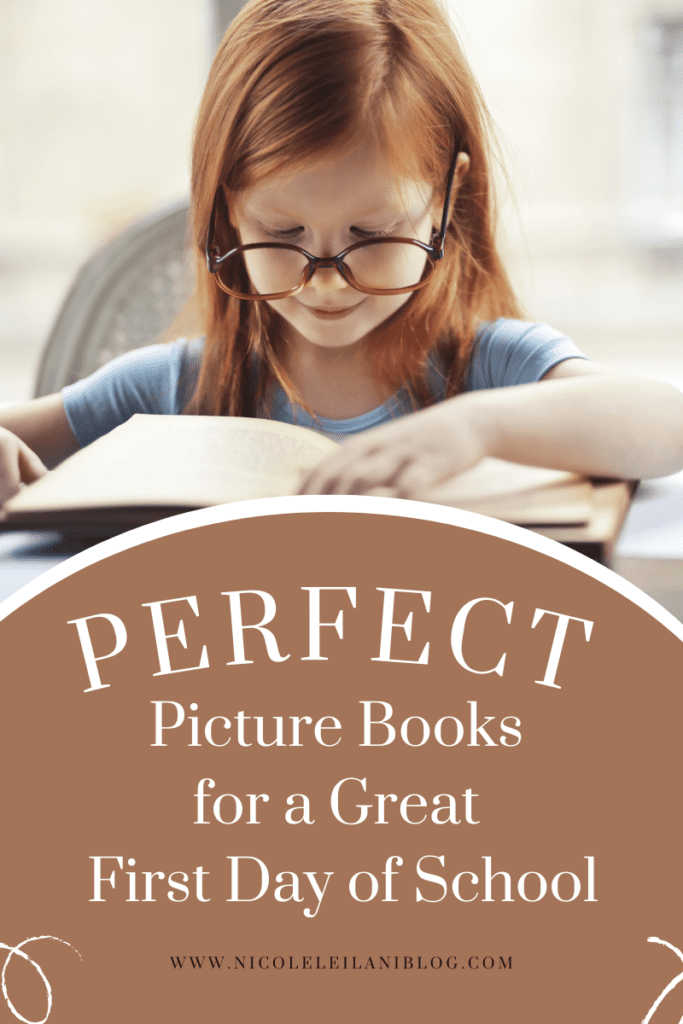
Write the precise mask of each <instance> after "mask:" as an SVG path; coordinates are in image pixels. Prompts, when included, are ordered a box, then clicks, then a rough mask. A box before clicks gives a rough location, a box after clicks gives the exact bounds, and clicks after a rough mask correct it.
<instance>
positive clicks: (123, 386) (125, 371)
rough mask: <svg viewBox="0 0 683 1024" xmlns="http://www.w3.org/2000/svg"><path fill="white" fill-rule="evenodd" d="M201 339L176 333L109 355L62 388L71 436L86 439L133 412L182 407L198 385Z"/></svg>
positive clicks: (163, 411)
mask: <svg viewBox="0 0 683 1024" xmlns="http://www.w3.org/2000/svg"><path fill="white" fill-rule="evenodd" d="M202 347H203V339H201V338H197V339H194V340H192V341H188V340H187V339H185V338H181V339H179V340H178V341H174V342H171V343H170V344H167V345H150V346H148V347H146V348H140V349H136V350H135V351H134V352H128V353H126V355H123V356H119V358H118V359H113V360H112V361H111V362H110V363H107V365H106V366H103V367H101V369H99V370H97V371H96V372H95V373H93V374H91V375H90V376H89V377H85V378H84V379H83V380H80V381H78V382H77V383H76V384H69V385H67V387H65V388H64V389H63V390H62V397H63V399H64V408H65V410H66V415H67V419H68V420H69V423H70V425H71V429H72V430H73V432H74V434H75V436H76V440H77V441H78V443H79V444H80V445H81V447H85V445H88V444H90V443H91V442H92V441H95V440H96V439H97V438H98V437H101V436H102V435H103V434H107V433H108V432H109V431H110V430H113V429H114V427H118V426H120V424H122V423H125V422H126V420H128V419H130V417H131V416H133V415H134V413H137V412H140V413H156V414H170V415H177V414H179V413H182V412H183V410H184V409H185V406H186V405H187V403H188V402H189V400H190V398H191V397H192V395H193V393H194V390H195V388H196V385H197V377H198V373H199V365H200V363H201V354H202Z"/></svg>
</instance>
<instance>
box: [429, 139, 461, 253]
mask: <svg viewBox="0 0 683 1024" xmlns="http://www.w3.org/2000/svg"><path fill="white" fill-rule="evenodd" d="M459 153H460V145H459V144H456V146H455V148H454V150H453V157H452V159H451V165H450V167H449V168H448V179H447V182H448V183H447V185H446V198H445V201H444V204H443V214H442V215H441V227H440V228H439V233H438V235H437V236H436V239H435V242H436V243H437V244H438V246H439V249H440V254H439V259H440V258H441V256H443V243H444V239H445V238H446V230H447V228H448V221H449V219H450V212H451V193H452V192H453V182H454V180H455V168H456V166H457V163H458V156H459Z"/></svg>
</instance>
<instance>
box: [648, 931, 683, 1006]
mask: <svg viewBox="0 0 683 1024" xmlns="http://www.w3.org/2000/svg"><path fill="white" fill-rule="evenodd" d="M647 941H648V942H658V943H659V945H660V946H666V948H667V949H670V950H671V951H672V952H673V953H675V954H676V956H677V957H678V959H679V960H680V961H681V962H682V963H683V953H681V951H680V949H678V948H677V947H676V946H672V945H671V943H670V942H665V941H664V939H658V938H656V937H655V936H651V937H650V938H649V939H648V940H647ZM682 981H683V971H682V972H681V973H680V974H678V975H677V976H676V977H675V978H674V979H673V981H670V982H669V984H668V985H667V986H666V988H665V989H664V990H663V991H662V992H661V993H660V994H659V996H657V998H656V999H655V1001H654V1003H653V1004H652V1006H651V1007H650V1012H649V1013H648V1015H647V1017H645V1018H644V1020H643V1024H650V1021H651V1020H652V1017H653V1016H654V1014H655V1013H656V1011H657V1009H658V1007H659V1006H660V1005H661V1003H662V1002H663V1001H664V999H665V998H666V997H667V996H668V994H669V992H673V990H674V989H675V988H676V985H679V984H680V983H681V982H682ZM679 1024H683V1017H681V1020H680V1022H679Z"/></svg>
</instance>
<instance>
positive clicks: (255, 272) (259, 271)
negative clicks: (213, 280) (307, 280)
mask: <svg viewBox="0 0 683 1024" xmlns="http://www.w3.org/2000/svg"><path fill="white" fill-rule="evenodd" d="M307 269H308V260H307V259H306V257H305V256H302V255H301V253H300V252H296V251H295V250H293V249H286V248H281V249H280V248H270V247H268V246H263V247H261V246H255V247H254V248H253V249H243V250H242V251H241V252H238V253H235V254H234V255H233V256H231V258H230V259H229V260H226V261H225V263H224V264H223V266H222V267H221V271H220V273H221V280H222V281H223V283H224V284H225V285H227V286H228V287H229V288H231V289H232V290H233V291H236V292H239V293H241V294H244V295H280V294H282V293H284V292H290V291H293V290H294V289H295V288H297V287H298V286H299V285H300V284H301V280H302V278H303V276H304V273H305V271H306V270H307ZM245 270H246V274H245Z"/></svg>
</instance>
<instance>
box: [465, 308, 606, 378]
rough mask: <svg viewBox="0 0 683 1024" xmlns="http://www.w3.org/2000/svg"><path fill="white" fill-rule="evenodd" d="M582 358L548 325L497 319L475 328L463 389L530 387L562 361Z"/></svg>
mask: <svg viewBox="0 0 683 1024" xmlns="http://www.w3.org/2000/svg"><path fill="white" fill-rule="evenodd" d="M585 358H586V356H584V355H583V353H582V352H581V351H580V350H579V349H578V348H577V346H576V345H575V344H574V342H573V341H572V340H571V338H569V337H568V336H567V335H566V334H564V333H563V332H562V331H558V330H555V328H554V327H549V326H548V324H543V323H531V322H528V321H525V320H509V319H506V318H505V317H499V318H498V319H497V320H493V321H490V322H484V323H481V324H480V325H479V328H478V330H477V333H476V336H475V339H474V346H473V349H472V358H471V361H470V366H469V369H468V372H467V376H466V379H465V380H466V384H465V386H466V389H467V390H468V391H478V390H481V389H484V388H503V387H511V386H513V385H515V384H533V383H535V382H536V381H539V380H541V379H542V378H543V377H544V376H545V375H546V373H548V372H549V371H550V370H552V368H553V366H556V365H557V363H561V362H562V361H563V360H564V359H585Z"/></svg>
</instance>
